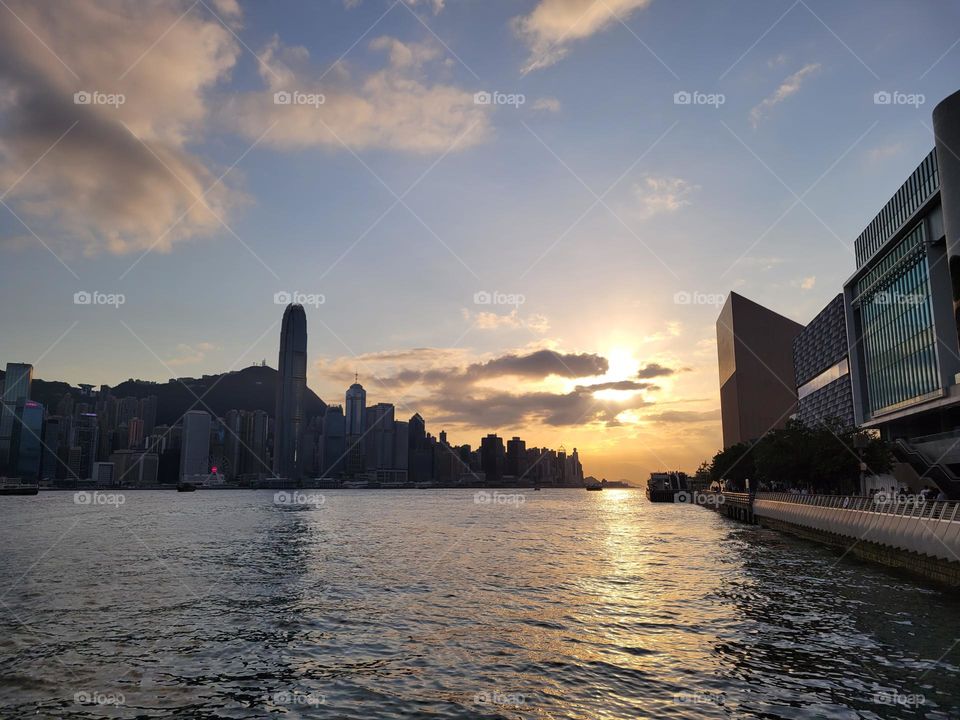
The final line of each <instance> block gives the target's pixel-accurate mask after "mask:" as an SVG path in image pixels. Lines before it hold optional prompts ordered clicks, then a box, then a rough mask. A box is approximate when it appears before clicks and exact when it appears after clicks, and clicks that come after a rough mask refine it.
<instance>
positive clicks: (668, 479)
mask: <svg viewBox="0 0 960 720" xmlns="http://www.w3.org/2000/svg"><path fill="white" fill-rule="evenodd" d="M686 491H687V474H686V473H684V472H679V471H671V472H654V473H650V479H649V480H647V491H646V495H647V500H649V501H650V502H655V503H672V502H676V500H677V496H678V495H680V494H681V493H686Z"/></svg>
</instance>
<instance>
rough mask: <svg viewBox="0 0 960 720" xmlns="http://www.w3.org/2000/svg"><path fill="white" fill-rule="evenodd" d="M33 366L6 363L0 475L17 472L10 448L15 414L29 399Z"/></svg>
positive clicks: (1, 403)
mask: <svg viewBox="0 0 960 720" xmlns="http://www.w3.org/2000/svg"><path fill="white" fill-rule="evenodd" d="M32 382H33V365H30V364H27V363H7V368H6V372H5V374H4V376H3V395H2V396H0V473H3V472H9V473H16V472H17V456H16V453H15V452H14V449H13V447H12V445H13V443H14V435H15V434H16V433H17V430H16V426H17V413H18V412H22V408H23V405H24V403H25V402H27V401H28V400H29V399H30V387H31V384H32Z"/></svg>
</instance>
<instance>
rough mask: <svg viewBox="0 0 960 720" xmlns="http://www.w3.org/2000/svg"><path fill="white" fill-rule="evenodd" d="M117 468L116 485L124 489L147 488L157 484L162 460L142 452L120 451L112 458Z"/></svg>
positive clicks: (154, 455) (152, 454) (154, 454)
mask: <svg viewBox="0 0 960 720" xmlns="http://www.w3.org/2000/svg"><path fill="white" fill-rule="evenodd" d="M110 462H111V463H113V465H114V468H115V471H114V472H115V477H116V484H117V485H120V486H123V487H145V486H150V485H156V484H157V475H158V469H159V465H160V458H159V456H158V455H157V454H156V453H152V452H144V451H142V450H118V451H117V452H115V453H113V454H112V455H111V456H110Z"/></svg>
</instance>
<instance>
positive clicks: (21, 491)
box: [0, 478, 40, 495]
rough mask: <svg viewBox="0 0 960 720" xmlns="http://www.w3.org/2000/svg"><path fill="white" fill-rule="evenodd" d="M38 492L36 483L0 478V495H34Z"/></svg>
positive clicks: (38, 488) (38, 487)
mask: <svg viewBox="0 0 960 720" xmlns="http://www.w3.org/2000/svg"><path fill="white" fill-rule="evenodd" d="M38 492H40V486H39V485H38V484H37V483H33V484H31V483H25V482H23V481H22V480H21V479H20V478H0V495H36V494H37V493H38Z"/></svg>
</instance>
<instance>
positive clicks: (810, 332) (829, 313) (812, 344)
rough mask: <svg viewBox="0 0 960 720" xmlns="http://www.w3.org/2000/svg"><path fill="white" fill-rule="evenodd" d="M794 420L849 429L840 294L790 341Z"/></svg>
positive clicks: (848, 389)
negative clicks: (832, 421) (793, 377)
mask: <svg viewBox="0 0 960 720" xmlns="http://www.w3.org/2000/svg"><path fill="white" fill-rule="evenodd" d="M793 369H794V376H795V382H796V387H797V414H796V417H797V420H799V421H801V422H802V423H803V424H804V425H807V426H808V427H812V426H814V425H818V424H820V423H822V422H824V421H827V420H837V421H839V422H840V425H841V426H842V427H848V428H849V427H853V426H854V423H855V420H854V416H853V395H852V393H851V387H850V365H849V361H848V352H847V323H846V316H845V313H844V306H843V294H840V295H837V296H836V297H835V298H834V299H833V300H831V301H830V303H829V304H828V305H827V306H826V307H825V308H824V309H823V310H821V311H820V312H819V313H818V314H817V316H816V317H815V318H814V319H813V320H811V321H810V323H809V324H808V325H807V326H806V327H805V328H804V329H803V330H801V331H800V334H798V335H797V337H796V338H795V339H794V341H793Z"/></svg>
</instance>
